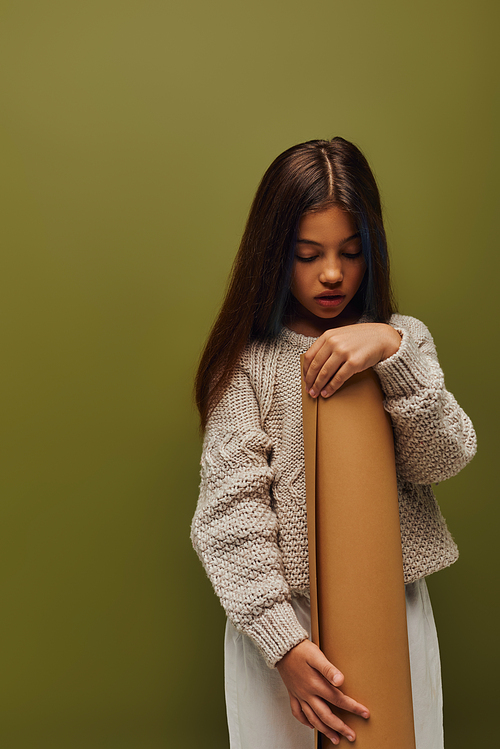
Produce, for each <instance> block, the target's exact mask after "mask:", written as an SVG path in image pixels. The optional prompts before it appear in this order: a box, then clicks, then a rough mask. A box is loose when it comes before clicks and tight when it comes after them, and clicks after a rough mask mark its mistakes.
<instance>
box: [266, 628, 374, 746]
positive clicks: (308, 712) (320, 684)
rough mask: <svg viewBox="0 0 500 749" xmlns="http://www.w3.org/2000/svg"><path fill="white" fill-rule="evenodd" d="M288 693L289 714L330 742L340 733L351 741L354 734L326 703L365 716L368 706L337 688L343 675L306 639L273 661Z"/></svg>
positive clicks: (368, 714) (366, 716)
mask: <svg viewBox="0 0 500 749" xmlns="http://www.w3.org/2000/svg"><path fill="white" fill-rule="evenodd" d="M276 668H277V669H278V671H279V674H280V676H281V678H282V679H283V682H284V684H285V686H286V688H287V689H288V694H289V695H290V705H291V708H292V714H293V715H294V717H295V718H297V720H299V721H300V722H301V723H303V724H304V725H305V726H309V728H316V729H317V730H318V731H320V732H321V733H323V734H324V735H325V736H327V737H328V738H329V739H330V741H332V742H333V743H334V744H338V743H339V741H340V735H339V734H342V735H343V736H345V737H346V738H347V739H349V741H354V740H355V738H356V734H355V733H354V731H353V729H352V728H349V726H348V725H346V724H345V723H344V721H343V720H341V719H340V718H339V717H338V716H337V715H335V713H334V712H332V710H331V708H330V705H329V704H328V703H330V704H332V705H336V706H337V707H340V708H342V709H343V710H348V711H349V712H351V713H355V714H356V715H361V716H362V717H363V718H369V717H370V712H369V710H368V708H366V707H364V705H361V704H360V703H359V702H356V701H355V700H353V699H352V698H351V697H348V696H347V695H345V694H344V693H343V692H341V691H340V689H338V687H340V686H341V685H342V684H343V682H344V675H343V674H342V673H341V672H340V671H339V670H338V668H336V667H335V666H334V665H333V664H332V663H330V661H329V660H328V659H327V658H326V657H325V655H324V654H323V653H322V652H321V650H320V649H319V648H318V647H317V645H314V643H312V642H311V641H310V640H303V641H302V642H300V643H299V644H298V645H296V646H295V647H294V648H292V649H291V650H290V651H289V652H288V653H287V654H286V655H285V656H284V657H283V658H282V659H281V660H280V661H279V662H278V663H277V664H276Z"/></svg>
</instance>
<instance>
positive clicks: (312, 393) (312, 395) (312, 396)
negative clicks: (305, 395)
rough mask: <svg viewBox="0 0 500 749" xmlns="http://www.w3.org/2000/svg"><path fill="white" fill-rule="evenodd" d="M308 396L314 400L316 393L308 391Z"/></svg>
mask: <svg viewBox="0 0 500 749" xmlns="http://www.w3.org/2000/svg"><path fill="white" fill-rule="evenodd" d="M309 395H310V396H311V398H314V396H315V395H316V393H315V392H314V390H309Z"/></svg>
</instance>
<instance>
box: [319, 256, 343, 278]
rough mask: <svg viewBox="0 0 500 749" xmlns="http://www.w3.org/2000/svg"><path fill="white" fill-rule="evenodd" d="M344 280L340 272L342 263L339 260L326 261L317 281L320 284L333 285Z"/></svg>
mask: <svg viewBox="0 0 500 749" xmlns="http://www.w3.org/2000/svg"><path fill="white" fill-rule="evenodd" d="M343 278H344V274H343V272H342V263H341V261H340V259H339V258H334V259H331V260H328V261H326V260H325V263H324V265H323V267H322V269H321V274H320V277H319V280H320V281H321V283H325V284H333V283H340V282H341V281H342V279H343Z"/></svg>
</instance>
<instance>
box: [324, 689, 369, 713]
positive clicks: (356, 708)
mask: <svg viewBox="0 0 500 749" xmlns="http://www.w3.org/2000/svg"><path fill="white" fill-rule="evenodd" d="M325 692H326V694H323V692H322V693H321V697H324V699H326V700H327V701H328V702H330V703H331V704H332V705H336V706H337V707H340V708H342V710H347V711H348V712H349V713H354V714H355V715H360V716H361V717H362V718H369V717H370V711H369V710H368V708H367V707H365V705H362V704H361V703H360V702H356V700H353V698H352V697H349V696H348V695H347V694H344V693H343V692H341V691H340V689H335V687H333V688H332V689H331V690H330V689H328V690H325ZM328 692H330V694H328Z"/></svg>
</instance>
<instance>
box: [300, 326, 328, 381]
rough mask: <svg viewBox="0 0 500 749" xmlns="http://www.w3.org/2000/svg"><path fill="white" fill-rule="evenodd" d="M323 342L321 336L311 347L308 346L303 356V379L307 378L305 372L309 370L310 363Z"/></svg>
mask: <svg viewBox="0 0 500 749" xmlns="http://www.w3.org/2000/svg"><path fill="white" fill-rule="evenodd" d="M324 342H325V341H324V338H323V336H320V337H319V338H318V339H317V340H316V341H314V343H313V344H312V345H311V346H309V348H308V349H307V351H306V353H305V354H304V378H305V377H306V376H307V372H308V370H309V367H310V366H311V362H312V361H313V359H314V357H315V356H316V354H317V353H318V351H319V350H320V349H321V347H322V346H323V344H324Z"/></svg>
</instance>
